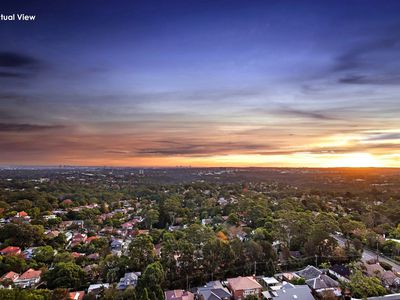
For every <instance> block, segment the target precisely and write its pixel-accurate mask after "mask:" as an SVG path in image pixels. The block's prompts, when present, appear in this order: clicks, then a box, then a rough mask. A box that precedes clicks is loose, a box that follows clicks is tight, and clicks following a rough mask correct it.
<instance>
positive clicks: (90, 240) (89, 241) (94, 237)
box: [86, 235, 99, 244]
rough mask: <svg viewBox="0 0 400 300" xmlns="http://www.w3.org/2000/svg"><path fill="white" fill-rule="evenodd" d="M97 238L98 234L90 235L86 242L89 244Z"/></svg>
mask: <svg viewBox="0 0 400 300" xmlns="http://www.w3.org/2000/svg"><path fill="white" fill-rule="evenodd" d="M97 239H99V237H98V236H96V235H94V236H90V237H88V238H87V239H86V243H87V244H88V243H91V242H93V241H95V240H97Z"/></svg>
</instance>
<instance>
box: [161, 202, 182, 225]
mask: <svg viewBox="0 0 400 300" xmlns="http://www.w3.org/2000/svg"><path fill="white" fill-rule="evenodd" d="M180 208H181V200H180V199H179V197H178V196H173V197H170V198H168V199H167V200H165V202H164V211H165V212H166V213H167V215H168V216H169V220H170V222H171V225H173V224H174V223H175V217H176V215H177V213H178V210H179V209H180Z"/></svg>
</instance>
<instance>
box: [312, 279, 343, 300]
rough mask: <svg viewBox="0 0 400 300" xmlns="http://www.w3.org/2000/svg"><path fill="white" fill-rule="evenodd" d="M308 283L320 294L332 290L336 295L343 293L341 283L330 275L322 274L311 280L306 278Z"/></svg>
mask: <svg viewBox="0 0 400 300" xmlns="http://www.w3.org/2000/svg"><path fill="white" fill-rule="evenodd" d="M306 284H307V285H308V286H309V287H310V288H311V289H312V290H313V291H314V292H315V293H318V294H321V293H323V292H327V291H332V292H334V293H335V295H336V296H340V295H341V290H340V288H339V286H340V284H339V283H338V282H337V281H336V280H334V279H332V278H330V277H329V276H328V275H325V274H321V275H319V276H318V277H316V278H312V279H309V280H306Z"/></svg>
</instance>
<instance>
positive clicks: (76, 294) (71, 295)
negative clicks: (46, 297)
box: [68, 291, 85, 300]
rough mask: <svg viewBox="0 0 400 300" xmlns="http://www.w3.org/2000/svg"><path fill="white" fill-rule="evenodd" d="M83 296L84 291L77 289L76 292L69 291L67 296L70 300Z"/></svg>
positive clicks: (79, 298) (80, 298)
mask: <svg viewBox="0 0 400 300" xmlns="http://www.w3.org/2000/svg"><path fill="white" fill-rule="evenodd" d="M84 296H85V292H84V291H78V292H71V293H69V296H68V297H69V299H71V300H82V299H83V297H84Z"/></svg>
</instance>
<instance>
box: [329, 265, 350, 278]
mask: <svg viewBox="0 0 400 300" xmlns="http://www.w3.org/2000/svg"><path fill="white" fill-rule="evenodd" d="M328 273H329V274H330V275H333V276H334V277H336V278H337V279H339V280H341V281H349V277H350V275H351V271H350V268H349V267H347V266H345V265H341V264H335V265H333V266H332V267H330V268H329V270H328Z"/></svg>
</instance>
